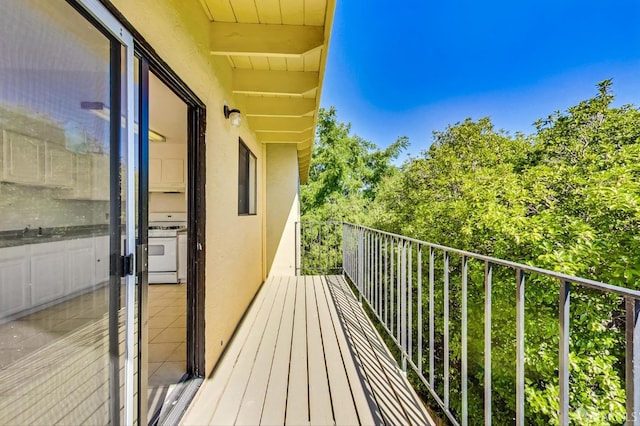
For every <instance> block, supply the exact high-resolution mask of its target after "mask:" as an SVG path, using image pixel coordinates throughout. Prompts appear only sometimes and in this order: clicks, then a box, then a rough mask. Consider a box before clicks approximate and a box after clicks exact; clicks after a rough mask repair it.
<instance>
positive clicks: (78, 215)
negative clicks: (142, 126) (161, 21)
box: [0, 0, 138, 424]
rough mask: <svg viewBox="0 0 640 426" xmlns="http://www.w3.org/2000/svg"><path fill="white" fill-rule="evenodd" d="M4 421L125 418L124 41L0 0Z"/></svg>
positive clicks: (128, 209) (128, 415) (80, 14)
mask: <svg viewBox="0 0 640 426" xmlns="http://www.w3.org/2000/svg"><path fill="white" fill-rule="evenodd" d="M0 52H2V58H0V424H56V423H64V424H135V423H137V422H138V412H137V403H136V401H137V399H138V395H137V391H138V390H137V383H136V381H137V367H136V366H137V352H138V346H137V343H136V342H137V338H138V334H137V329H138V327H137V323H138V315H137V310H136V306H137V301H136V283H135V258H134V256H133V254H134V253H135V244H136V243H135V237H136V235H135V234H136V229H135V222H136V215H135V208H136V196H137V194H136V184H137V183H136V182H137V179H136V177H135V174H136V167H135V157H136V152H135V149H136V145H135V143H134V138H135V136H134V133H135V132H136V131H137V129H136V125H135V122H134V118H133V114H134V111H133V105H134V99H133V85H134V82H133V41H132V38H131V36H130V35H129V34H128V33H127V31H125V30H124V29H123V28H121V27H120V25H119V24H118V23H117V21H115V20H114V19H113V17H111V16H110V15H108V14H107V13H106V11H105V10H104V8H103V7H102V6H101V5H100V4H99V3H98V2H97V1H96V0H78V1H65V0H46V1H42V0H6V1H2V2H0Z"/></svg>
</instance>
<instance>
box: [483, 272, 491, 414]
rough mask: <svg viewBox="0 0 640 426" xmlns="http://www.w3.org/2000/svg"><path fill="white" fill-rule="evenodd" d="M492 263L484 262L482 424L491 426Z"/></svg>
mask: <svg viewBox="0 0 640 426" xmlns="http://www.w3.org/2000/svg"><path fill="white" fill-rule="evenodd" d="M492 270H493V265H492V264H491V262H485V264H484V424H485V425H486V426H491V280H492Z"/></svg>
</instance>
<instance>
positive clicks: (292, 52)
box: [209, 22, 324, 57]
mask: <svg viewBox="0 0 640 426" xmlns="http://www.w3.org/2000/svg"><path fill="white" fill-rule="evenodd" d="M209 37H210V41H209V47H210V51H211V54H212V55H239V56H244V55H246V56H279V57H300V56H302V55H304V54H305V53H307V52H310V51H311V50H313V49H317V48H320V47H322V46H323V44H324V27H318V26H308V25H274V24H239V23H228V22H212V23H211V24H210V27H209Z"/></svg>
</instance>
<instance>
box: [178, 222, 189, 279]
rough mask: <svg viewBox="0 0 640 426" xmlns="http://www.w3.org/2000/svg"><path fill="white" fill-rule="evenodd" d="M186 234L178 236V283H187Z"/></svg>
mask: <svg viewBox="0 0 640 426" xmlns="http://www.w3.org/2000/svg"><path fill="white" fill-rule="evenodd" d="M187 269H188V268H187V234H186V233H181V234H178V282H181V283H183V282H186V281H187Z"/></svg>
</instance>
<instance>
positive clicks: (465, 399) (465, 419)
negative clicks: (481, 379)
mask: <svg viewBox="0 0 640 426" xmlns="http://www.w3.org/2000/svg"><path fill="white" fill-rule="evenodd" d="M468 274H469V260H468V258H467V256H462V288H461V297H460V298H461V300H460V302H461V311H462V312H461V314H462V319H461V322H462V324H461V330H460V333H461V340H462V342H461V343H462V353H461V358H462V360H461V363H462V372H461V377H460V381H461V382H462V383H461V385H462V395H461V396H462V418H461V419H460V423H461V425H462V426H467V425H468V424H469V390H468V384H467V376H468V348H467V328H468V315H467V280H468V278H467V277H468Z"/></svg>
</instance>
